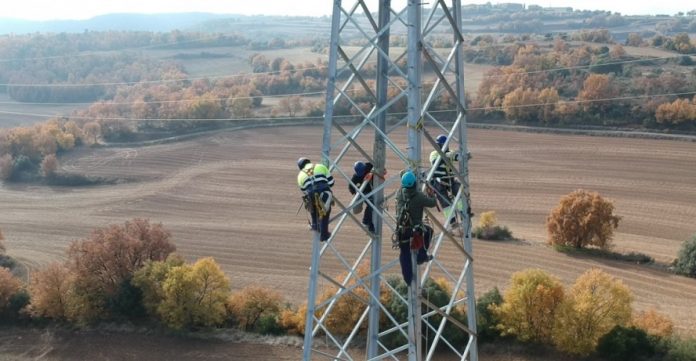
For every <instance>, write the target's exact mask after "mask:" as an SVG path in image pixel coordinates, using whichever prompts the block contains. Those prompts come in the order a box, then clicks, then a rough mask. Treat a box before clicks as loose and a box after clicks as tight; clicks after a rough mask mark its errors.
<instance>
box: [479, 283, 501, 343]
mask: <svg viewBox="0 0 696 361" xmlns="http://www.w3.org/2000/svg"><path fill="white" fill-rule="evenodd" d="M502 303H503V296H501V295H500V291H498V288H497V287H495V288H493V289H492V290H490V291H488V292H486V293H484V294H483V296H481V297H479V299H478V301H477V302H476V319H477V322H476V323H477V331H478V340H479V342H490V341H493V340H495V339H496V338H497V337H499V336H500V333H499V332H498V330H497V329H496V324H497V322H498V320H497V318H496V317H495V314H493V312H492V311H491V308H492V307H496V306H500V304H502Z"/></svg>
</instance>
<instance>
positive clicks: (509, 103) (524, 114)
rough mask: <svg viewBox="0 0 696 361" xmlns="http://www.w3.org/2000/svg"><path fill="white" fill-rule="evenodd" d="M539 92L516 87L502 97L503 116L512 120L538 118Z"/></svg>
mask: <svg viewBox="0 0 696 361" xmlns="http://www.w3.org/2000/svg"><path fill="white" fill-rule="evenodd" d="M538 101H539V92H537V91H535V90H533V89H523V88H521V87H520V88H517V89H515V90H513V91H512V92H511V93H509V94H507V95H506V96H505V98H503V111H504V112H505V117H506V118H507V119H509V120H512V121H513V122H517V121H520V122H532V121H536V120H537V119H538V112H539V106H538Z"/></svg>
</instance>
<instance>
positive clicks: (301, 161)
mask: <svg viewBox="0 0 696 361" xmlns="http://www.w3.org/2000/svg"><path fill="white" fill-rule="evenodd" d="M307 163H312V161H311V160H309V158H305V157H301V158H300V159H298V160H297V168H300V170H302V169H304V167H305V166H306V165H307Z"/></svg>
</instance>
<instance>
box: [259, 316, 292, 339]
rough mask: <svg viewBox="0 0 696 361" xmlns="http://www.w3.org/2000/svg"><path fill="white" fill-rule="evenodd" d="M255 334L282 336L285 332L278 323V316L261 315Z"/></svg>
mask: <svg viewBox="0 0 696 361" xmlns="http://www.w3.org/2000/svg"><path fill="white" fill-rule="evenodd" d="M256 332H258V333H260V334H262V335H276V336H277V335H282V334H283V333H284V332H285V330H284V329H283V328H282V327H281V326H280V323H279V322H278V315H263V316H261V318H259V322H258V323H257V325H256Z"/></svg>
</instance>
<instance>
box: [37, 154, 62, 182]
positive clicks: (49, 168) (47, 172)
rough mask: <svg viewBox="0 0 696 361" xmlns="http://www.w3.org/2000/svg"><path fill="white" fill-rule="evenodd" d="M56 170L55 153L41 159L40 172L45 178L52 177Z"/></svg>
mask: <svg viewBox="0 0 696 361" xmlns="http://www.w3.org/2000/svg"><path fill="white" fill-rule="evenodd" d="M57 170H58V159H57V158H56V155H55V154H49V155H47V156H45V157H44V159H43V160H42V161H41V173H43V176H44V177H46V178H53V177H54V176H55V175H56V171H57Z"/></svg>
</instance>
